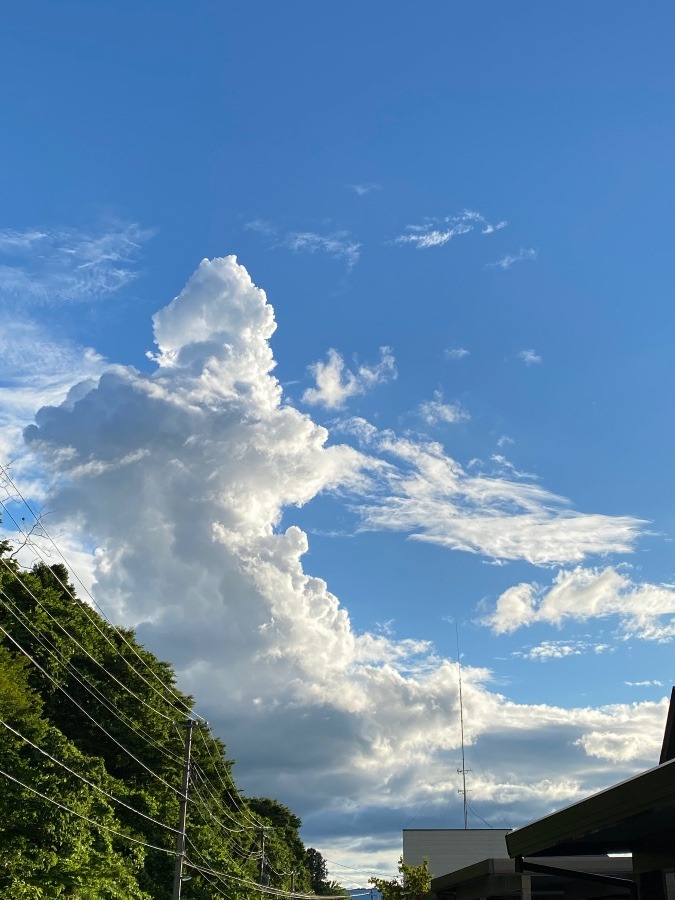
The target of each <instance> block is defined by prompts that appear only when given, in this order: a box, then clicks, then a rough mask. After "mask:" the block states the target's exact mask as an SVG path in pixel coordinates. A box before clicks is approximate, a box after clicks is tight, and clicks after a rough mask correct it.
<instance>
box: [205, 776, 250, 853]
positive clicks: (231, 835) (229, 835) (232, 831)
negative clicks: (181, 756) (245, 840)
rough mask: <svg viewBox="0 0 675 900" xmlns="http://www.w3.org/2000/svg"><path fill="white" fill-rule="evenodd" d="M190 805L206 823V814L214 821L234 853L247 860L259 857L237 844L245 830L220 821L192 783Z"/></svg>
mask: <svg viewBox="0 0 675 900" xmlns="http://www.w3.org/2000/svg"><path fill="white" fill-rule="evenodd" d="M195 798H196V799H195ZM190 803H191V806H192V807H193V808H194V810H195V811H196V812H198V813H199V815H200V816H201V817H202V819H203V820H204V821H206V819H205V817H204V813H206V814H207V815H208V816H209V818H210V819H212V820H213V822H215V824H216V825H217V826H218V827H219V828H220V829H221V830H222V832H223V833H224V835H225V836H226V840H227V841H228V842H229V845H230V849H231V850H232V851H233V852H235V853H237V854H238V855H239V856H241V857H244V858H246V859H250V858H252V857H253V856H257V855H259V854H255V853H253V852H252V851H250V850H248V851H247V850H244V849H243V848H242V847H241V846H239V845H238V844H236V843H235V842H236V840H237V836H238V834H240V833H241V832H242V831H245V830H244V829H241V828H231V827H230V826H228V825H226V824H225V823H224V822H223V821H222V820H221V819H219V818H218V816H216V815H215V813H214V812H213V810H212V809H211V807H210V805H209V802H208V800H206V799H205V798H204V797H203V796H202V795H201V793H200V791H199V788H198V787H197V786H196V785H195V783H194V782H192V784H191V787H190Z"/></svg>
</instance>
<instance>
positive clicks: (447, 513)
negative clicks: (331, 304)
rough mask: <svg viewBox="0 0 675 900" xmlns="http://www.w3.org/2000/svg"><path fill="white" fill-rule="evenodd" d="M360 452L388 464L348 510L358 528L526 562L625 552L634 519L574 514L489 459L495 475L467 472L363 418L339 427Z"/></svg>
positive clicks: (435, 450) (638, 525)
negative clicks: (355, 516) (351, 510)
mask: <svg viewBox="0 0 675 900" xmlns="http://www.w3.org/2000/svg"><path fill="white" fill-rule="evenodd" d="M341 427H342V428H343V429H344V430H345V431H347V432H348V433H351V434H352V435H353V436H354V437H355V438H356V439H357V440H359V441H360V443H361V444H362V446H363V447H364V448H365V449H369V450H371V451H374V452H377V453H378V454H379V455H380V456H381V457H382V458H384V459H388V460H390V466H389V467H388V468H385V469H382V470H380V472H379V474H378V479H379V480H378V481H376V482H374V483H373V488H372V491H371V492H370V493H369V494H366V495H364V496H361V497H359V498H357V499H356V500H355V502H354V507H355V510H356V511H357V512H358V514H359V515H360V517H361V527H362V529H364V530H371V529H372V530H389V531H400V532H405V533H407V534H408V536H409V538H410V539H412V540H418V541H425V542H428V543H433V544H438V545H440V546H443V547H447V548H449V549H453V550H462V551H465V552H467V553H476V554H480V555H482V556H484V557H486V559H489V560H496V561H500V560H509V559H522V560H527V561H528V562H531V563H533V564H534V565H543V566H550V565H554V564H556V563H561V564H565V563H572V562H581V561H582V560H584V559H585V558H586V557H587V556H590V555H593V554H603V553H618V552H624V553H626V552H631V550H632V548H633V544H634V543H635V541H636V539H637V537H638V535H639V534H640V533H641V529H642V526H643V524H644V523H643V522H642V520H639V519H636V518H634V517H632V516H605V515H599V514H589V513H581V512H576V511H574V510H572V509H570V508H569V503H568V501H567V500H565V499H564V498H562V497H560V496H558V495H556V494H553V493H552V492H551V491H548V490H546V489H545V488H544V487H542V486H540V485H538V484H533V483H531V482H530V481H528V480H524V479H526V478H527V477H528V476H526V475H525V474H524V473H519V472H516V471H515V470H514V469H513V467H511V466H509V465H506V463H505V461H504V458H503V457H495V458H494V459H495V462H496V463H497V464H498V466H499V468H500V469H501V473H500V472H499V471H498V472H497V474H493V475H487V474H482V473H480V472H478V473H476V474H473V473H472V472H469V471H467V470H466V469H464V468H463V467H462V466H461V465H460V464H459V463H458V462H457V461H456V460H454V459H452V457H450V456H448V455H447V454H446V452H445V450H444V448H443V447H442V446H441V445H440V444H439V443H436V442H433V441H422V440H413V439H411V438H409V437H405V438H401V437H398V436H397V435H396V434H394V433H393V432H392V431H379V430H378V429H377V428H375V427H374V426H373V425H371V424H370V423H369V422H366V421H365V420H363V419H352V420H350V421H349V422H345V423H343V424H342V426H341Z"/></svg>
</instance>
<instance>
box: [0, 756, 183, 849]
mask: <svg viewBox="0 0 675 900" xmlns="http://www.w3.org/2000/svg"><path fill="white" fill-rule="evenodd" d="M0 777H3V778H7V779H8V780H9V781H13V782H14V783H15V784H18V785H19V787H22V788H24V790H26V791H30V793H31V794H35V795H36V796H38V797H41V798H42V799H43V800H46V801H47V802H48V803H53V804H54V806H58V807H59V809H62V810H64V812H67V813H70V814H71V815H73V816H76V817H77V818H78V819H82V820H83V821H84V822H88V823H89V824H90V825H93V826H94V827H95V828H100V829H101V830H102V831H108V832H110V834H114V835H116V836H117V837H121V838H123V839H124V840H125V841H131V842H132V843H133V844H141V845H142V846H143V847H147V848H148V849H150V850H159V851H161V852H162V853H170V854H171V856H174V855H175V853H174V851H173V850H167V848H166V847H158V846H157V845H156V844H149V843H148V842H147V841H141V840H139V839H138V838H133V837H131V835H128V834H124V832H123V831H117V829H116V828H110V826H109V825H103V824H102V823H101V822H97V821H96V820H95V819H91V818H89V816H85V815H83V813H79V812H76V811H75V810H74V809H71V808H70V807H69V806H66V805H65V803H60V802H59V801H58V800H54V798H53V797H48V796H47V795H46V794H43V793H42V792H41V791H38V790H37V789H36V788H34V787H30V785H28V784H24V783H23V781H19V779H18V778H15V777H14V776H13V775H10V774H9V773H8V772H4V771H3V770H2V769H0Z"/></svg>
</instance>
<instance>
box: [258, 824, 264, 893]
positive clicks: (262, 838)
mask: <svg viewBox="0 0 675 900" xmlns="http://www.w3.org/2000/svg"><path fill="white" fill-rule="evenodd" d="M258 882H259V884H261V885H263V884H265V829H264V828H261V829H260V876H259V878H258Z"/></svg>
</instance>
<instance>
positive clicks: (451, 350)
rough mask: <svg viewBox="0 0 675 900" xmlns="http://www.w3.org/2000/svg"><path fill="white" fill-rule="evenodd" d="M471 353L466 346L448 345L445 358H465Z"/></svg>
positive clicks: (444, 354)
mask: <svg viewBox="0 0 675 900" xmlns="http://www.w3.org/2000/svg"><path fill="white" fill-rule="evenodd" d="M468 355H469V351H468V350H467V349H466V348H465V347H446V349H445V350H444V351H443V356H444V357H445V359H464V358H465V357H467V356H468Z"/></svg>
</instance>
